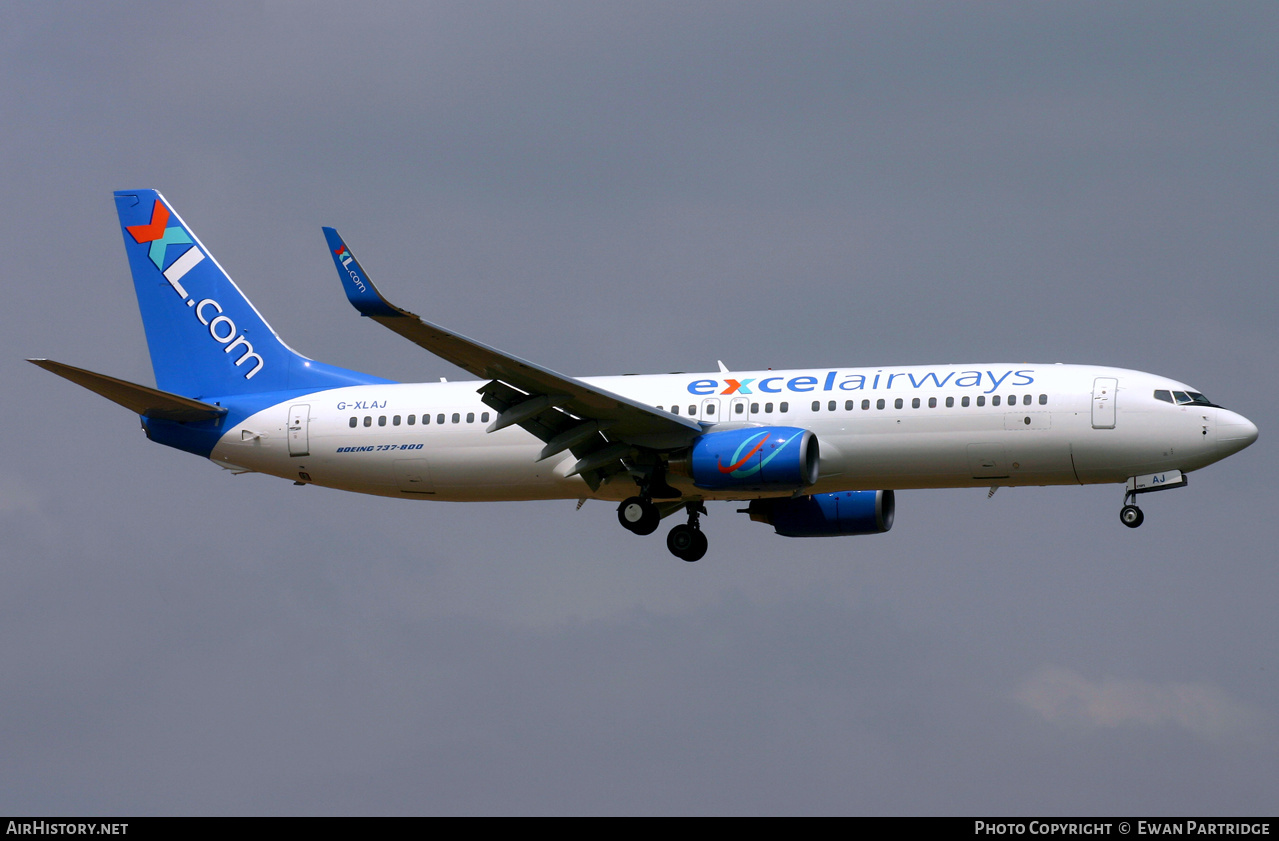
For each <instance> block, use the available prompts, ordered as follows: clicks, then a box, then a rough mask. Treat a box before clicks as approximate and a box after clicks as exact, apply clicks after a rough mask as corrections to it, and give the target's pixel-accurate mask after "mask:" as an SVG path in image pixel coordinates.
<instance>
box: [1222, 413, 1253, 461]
mask: <svg viewBox="0 0 1279 841" xmlns="http://www.w3.org/2000/svg"><path fill="white" fill-rule="evenodd" d="M1256 440H1257V425H1256V424H1255V423H1253V422H1252V421H1250V420H1248V419H1247V418H1245V417H1244V416H1243V415H1238V414H1235V413H1234V412H1222V413H1221V415H1220V416H1219V417H1218V418H1217V444H1218V445H1220V446H1222V447H1223V448H1225V449H1228V450H1229V451H1230V452H1232V453H1237V452H1239V451H1240V450H1242V449H1243V448H1244V447H1246V446H1248V445H1249V444H1251V443H1252V442H1253V441H1256Z"/></svg>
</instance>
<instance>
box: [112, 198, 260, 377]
mask: <svg viewBox="0 0 1279 841" xmlns="http://www.w3.org/2000/svg"><path fill="white" fill-rule="evenodd" d="M170 216H171V214H170V212H169V208H167V207H165V206H164V204H163V203H161V202H160V201H159V200H157V201H156V202H155V204H154V205H153V206H152V208H151V221H150V222H148V223H147V224H145V225H130V226H128V227H126V228H125V230H126V231H128V232H129V235H130V236H132V237H133V241H134V242H136V243H138V244H139V245H145V244H146V243H150V244H151V247H150V248H149V249H148V250H147V256H148V257H149V258H151V262H152V263H154V264H155V267H156V268H157V269H159V270H160V272H161V273H162V274H163V275H164V279H165V280H167V281H168V282H169V285H170V286H172V287H173V291H174V292H177V293H178V295H179V297H181V298H182V301H183V302H184V303H185V304H186V305H187V306H188V307H190V308H191V309H192V311H193V312H194V313H195V317H196V318H198V319H199V320H200V323H201V324H203V325H204V326H206V327H208V328H209V335H210V336H212V337H213V340H214V341H215V342H217V343H218V344H220V345H226V347H224V348H223V349H222V352H223V353H228V354H229V353H230V352H231V351H232V349H234V348H237V347H238V348H240V349H241V350H240V358H239V359H237V360H235V364H236V367H239V366H241V365H244V363H246V362H248V361H249V360H250V359H252V360H256V362H257V364H256V365H254V366H253V368H252V369H251V370H250V371H248V372H247V373H246V374H245V375H244V378H245V379H246V380H249V379H252V378H253V375H254V374H256V373H257V372H258V371H261V370H262V369H263V368H264V367H266V360H264V359H263V358H262V357H261V356H260V355H258V354H257V353H255V352H254V350H253V345H252V343H250V342H249V340H248V339H246V338H244V334H243V333H242V332H240V328H239V327H237V326H236V324H235V322H234V321H232V320H231V317H230V316H228V315H224V314H223V312H222V305H221V304H219V303H218V302H217V301H215V300H214V299H213V298H204V299H202V300H200V301H196V300H195V298H193V297H192V296H190V295H188V294H187V290H186V287H184V286H183V285H182V278H184V277H186V276H187V274H188V273H189V272H190V271H191V270H192V269H194V268H195V267H196V266H198V265H199V264H200V263H201V262H203V260H204V252H202V251H201V250H200V249H199V247H198V246H197V245H196V244H195V243H194V242H193V241H192V240H191V235H190V234H188V233H187V232H186V229H185V228H183V227H182V226H181V225H172V226H170V225H169V217H170ZM171 245H189V246H190V248H187V249H185V250H184V251H183V252H182V253H181V254H179V255H178V258H177V259H176V260H174V261H173V262H172V263H170V264H169V267H168V268H167V269H166V268H165V267H164V263H165V260H166V259H167V257H168V252H169V246H171ZM210 311H213V312H215V313H217V314H216V315H214V316H213V317H212V318H210V317H209V314H210Z"/></svg>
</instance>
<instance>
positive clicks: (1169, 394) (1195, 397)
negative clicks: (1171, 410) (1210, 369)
mask: <svg viewBox="0 0 1279 841" xmlns="http://www.w3.org/2000/svg"><path fill="white" fill-rule="evenodd" d="M1155 399H1156V400H1162V401H1163V402H1165V403H1172V404H1174V405H1177V406H1191V405H1194V406H1216V405H1217V404H1216V403H1213V402H1212V401H1211V400H1209V399H1208V398H1207V397H1204V396H1203V395H1202V394H1200V393H1199V392H1197V391H1169V390H1168V389H1163V388H1157V389H1155Z"/></svg>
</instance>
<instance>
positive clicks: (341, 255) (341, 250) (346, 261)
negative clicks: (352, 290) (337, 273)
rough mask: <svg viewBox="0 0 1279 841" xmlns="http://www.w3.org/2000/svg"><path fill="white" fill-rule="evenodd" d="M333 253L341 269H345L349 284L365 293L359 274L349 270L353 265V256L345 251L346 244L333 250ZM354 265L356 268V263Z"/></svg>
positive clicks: (351, 269)
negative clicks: (349, 280)
mask: <svg viewBox="0 0 1279 841" xmlns="http://www.w3.org/2000/svg"><path fill="white" fill-rule="evenodd" d="M333 253H334V255H336V257H337V258H338V262H339V263H341V264H342V268H344V269H346V273H347V274H348V275H350V276H351V282H352V283H354V284H355V286H356V288H357V289H359V290H360V291H361V292H367V291H368V289H367V288H366V287H365V286H364V280H363V279H362V278H361V277H360V273H359V272H357V271H356V270H355V269H353V268H351V264H352V263H355V255H354V254H352V253H351V252H350V251H349V250H348V249H347V247H346V244H345V243H342V244H340V245H339V246H338V247H337V248H335V249H333ZM356 265H357V266H358V265H359V263H356Z"/></svg>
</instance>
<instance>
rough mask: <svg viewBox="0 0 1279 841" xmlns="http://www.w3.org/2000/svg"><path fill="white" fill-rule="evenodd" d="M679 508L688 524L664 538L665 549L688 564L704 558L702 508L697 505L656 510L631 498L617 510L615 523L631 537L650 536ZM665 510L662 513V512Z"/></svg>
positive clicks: (666, 505)
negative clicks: (682, 509)
mask: <svg viewBox="0 0 1279 841" xmlns="http://www.w3.org/2000/svg"><path fill="white" fill-rule="evenodd" d="M680 508H685V509H687V510H688V522H687V523H681V524H680V525H678V526H676V527H675V528H673V529H671V531H670V534H668V535H667V536H666V548H667V549H669V550H671V554H672V555H674V556H675V557H677V558H680V559H681V560H685V561H688V562H690V563H691V562H693V561H700V560H701V559H702V556H704V555H705V554H706V548H707V545H708V544H707V540H706V535H705V534H703V533H702V527H701V515H703V514H705V513H706V506H704V505H702V503H701V502H700V501H699V502H684V503H669V502H668V503H663V504H662V505H661V506H660V507H659V506H658V505H656V504H654V502H653V501H652V500H651V499H645V498H644V497H642V496H633V497H630V498H629V499H626V500H623V502H622V504H621V505H619V506H617V521H618V522H619V523H621V524H622V527H623V528H625V529H626V530H627V531H631V532H634V533H635V534H652V533H653V532H655V531H657V526H658V524H659V523H660V522H661V520H662V517H664V516H667V515H670V514H674V513H675V512H676V511H678V510H679V509H680ZM663 509H665V510H663Z"/></svg>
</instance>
